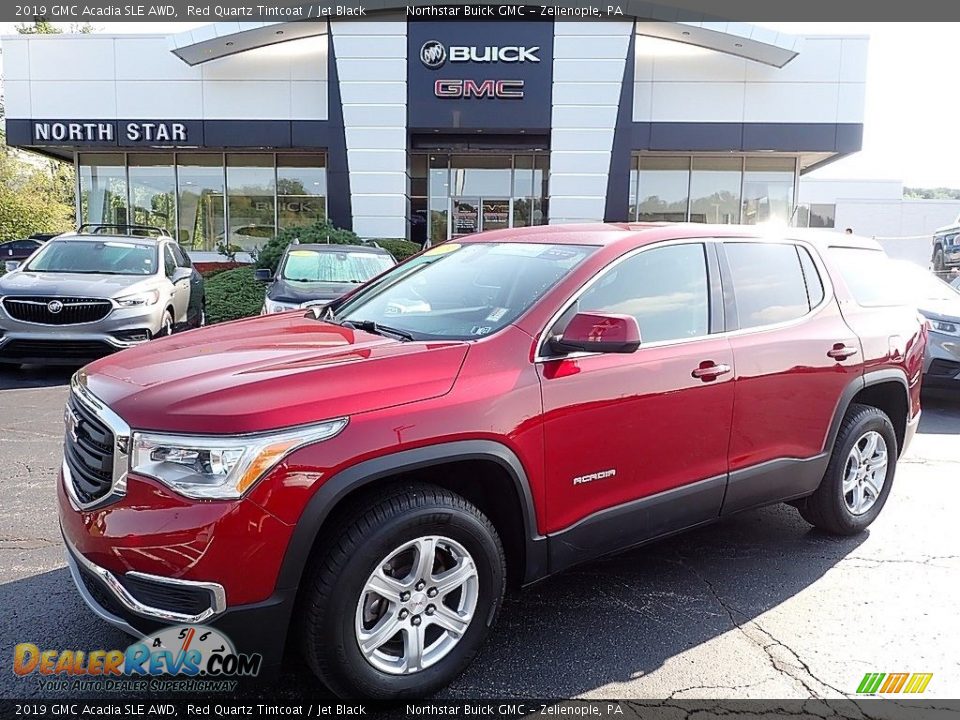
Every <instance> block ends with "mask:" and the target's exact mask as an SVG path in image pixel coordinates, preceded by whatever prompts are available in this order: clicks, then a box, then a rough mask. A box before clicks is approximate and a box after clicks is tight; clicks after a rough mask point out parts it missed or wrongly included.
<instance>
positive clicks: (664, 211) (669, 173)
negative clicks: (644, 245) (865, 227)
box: [628, 155, 797, 225]
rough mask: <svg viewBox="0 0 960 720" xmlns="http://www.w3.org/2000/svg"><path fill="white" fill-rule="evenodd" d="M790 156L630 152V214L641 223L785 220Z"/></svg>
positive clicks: (791, 187) (792, 180)
mask: <svg viewBox="0 0 960 720" xmlns="http://www.w3.org/2000/svg"><path fill="white" fill-rule="evenodd" d="M796 167H797V161H796V158H794V157H753V156H750V157H729V156H726V157H718V156H704V157H696V156H689V155H634V156H633V162H632V164H631V169H630V184H629V193H630V195H629V198H628V218H629V219H630V220H632V221H640V222H684V221H691V222H702V223H715V224H723V225H726V224H733V223H744V224H746V225H753V224H756V223H760V222H769V221H780V222H784V223H789V222H790V219H791V215H792V213H793V208H794V195H795V192H796Z"/></svg>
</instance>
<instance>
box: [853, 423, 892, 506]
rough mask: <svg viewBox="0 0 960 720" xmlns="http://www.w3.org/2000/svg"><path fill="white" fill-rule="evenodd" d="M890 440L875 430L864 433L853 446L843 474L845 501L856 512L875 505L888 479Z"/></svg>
mask: <svg viewBox="0 0 960 720" xmlns="http://www.w3.org/2000/svg"><path fill="white" fill-rule="evenodd" d="M887 462H888V455H887V442H886V440H884V439H883V435H881V434H880V433H878V432H877V431H876V430H870V431H869V432H866V433H864V434H863V435H861V436H860V438H859V439H858V440H857V441H856V442H855V443H854V444H853V447H852V448H850V454H849V455H847V463H846V466H845V469H844V475H843V501H844V503H846V506H847V509H848V510H849V511H850V512H851V513H853V514H854V515H863V514H864V513H866V512H868V511H869V510H870V508H872V507H873V506H874V504H875V503H876V502H877V499H878V498H879V497H880V492H881V491H882V490H883V484H884V482H886V479H887Z"/></svg>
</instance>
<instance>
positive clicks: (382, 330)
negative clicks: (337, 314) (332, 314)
mask: <svg viewBox="0 0 960 720" xmlns="http://www.w3.org/2000/svg"><path fill="white" fill-rule="evenodd" d="M340 324H341V326H342V327H349V328H354V329H356V330H363V331H364V332H369V333H374V334H375V335H394V336H396V337H398V338H400V339H401V340H414V339H416V338H414V337H413V335H411V334H410V333H408V332H407V331H406V330H401V329H400V328H394V327H390V326H389V325H380V324H378V323H375V322H374V321H373V320H344V321H343V322H342V323H340Z"/></svg>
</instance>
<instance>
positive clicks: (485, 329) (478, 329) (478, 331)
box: [470, 325, 493, 335]
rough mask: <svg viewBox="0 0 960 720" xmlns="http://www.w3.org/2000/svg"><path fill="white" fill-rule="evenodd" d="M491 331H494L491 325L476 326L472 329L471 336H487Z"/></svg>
mask: <svg viewBox="0 0 960 720" xmlns="http://www.w3.org/2000/svg"><path fill="white" fill-rule="evenodd" d="M491 330H493V328H492V327H490V326H489V325H474V326H473V327H472V328H470V334H471V335H486V334H487V333H489V332H490V331H491Z"/></svg>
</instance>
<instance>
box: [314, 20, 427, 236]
mask: <svg viewBox="0 0 960 720" xmlns="http://www.w3.org/2000/svg"><path fill="white" fill-rule="evenodd" d="M330 35H331V39H332V42H333V52H334V56H335V58H336V62H337V75H338V76H339V80H340V98H341V100H342V103H343V124H344V129H345V132H346V140H347V169H348V171H349V174H350V202H351V208H352V210H353V230H354V232H355V233H357V234H358V235H359V236H360V237H363V238H405V237H406V236H407V222H408V220H407V216H408V214H409V213H408V208H409V201H408V199H407V24H406V22H404V21H385V22H372V21H371V22H337V21H332V22H331V23H330Z"/></svg>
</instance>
